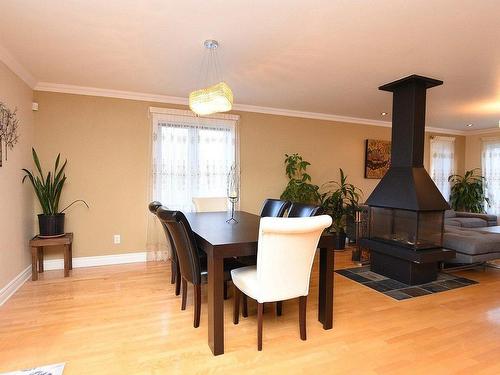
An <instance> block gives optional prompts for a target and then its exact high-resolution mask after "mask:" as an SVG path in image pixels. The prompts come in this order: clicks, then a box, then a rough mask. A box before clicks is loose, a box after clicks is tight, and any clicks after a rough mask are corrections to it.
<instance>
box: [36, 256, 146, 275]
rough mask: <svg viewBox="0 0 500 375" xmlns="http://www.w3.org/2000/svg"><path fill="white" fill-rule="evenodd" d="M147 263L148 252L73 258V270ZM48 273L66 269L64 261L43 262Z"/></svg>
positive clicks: (49, 260)
mask: <svg viewBox="0 0 500 375" xmlns="http://www.w3.org/2000/svg"><path fill="white" fill-rule="evenodd" d="M146 261H147V252H145V251H143V252H138V253H125V254H113V255H98V256H93V257H77V258H73V268H82V267H98V266H109V265H112V264H125V263H142V262H146ZM43 268H44V270H46V271H51V270H62V269H64V259H48V260H44V261H43Z"/></svg>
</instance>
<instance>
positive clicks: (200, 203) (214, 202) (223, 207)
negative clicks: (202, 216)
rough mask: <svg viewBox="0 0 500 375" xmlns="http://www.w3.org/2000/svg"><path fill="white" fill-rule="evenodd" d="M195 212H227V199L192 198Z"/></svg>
mask: <svg viewBox="0 0 500 375" xmlns="http://www.w3.org/2000/svg"><path fill="white" fill-rule="evenodd" d="M193 203H194V207H195V208H196V212H213V211H227V197H194V198H193Z"/></svg>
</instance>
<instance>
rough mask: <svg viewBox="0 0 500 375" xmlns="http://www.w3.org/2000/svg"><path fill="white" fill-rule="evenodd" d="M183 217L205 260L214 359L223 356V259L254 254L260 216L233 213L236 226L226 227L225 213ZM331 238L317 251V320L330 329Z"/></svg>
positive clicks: (331, 312) (255, 252) (331, 309)
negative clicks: (205, 255) (318, 257)
mask: <svg viewBox="0 0 500 375" xmlns="http://www.w3.org/2000/svg"><path fill="white" fill-rule="evenodd" d="M186 217H187V219H188V221H189V224H190V225H191V228H192V230H193V232H194V233H195V236H196V241H197V242H198V246H199V247H200V248H201V249H202V250H203V251H204V252H205V253H206V254H207V260H208V262H207V263H208V345H209V346H210V349H211V350H212V353H213V354H214V355H220V354H224V258H231V257H239V256H248V255H256V254H257V242H258V238H259V222H260V216H258V215H254V214H251V213H248V212H244V211H237V212H235V218H236V220H237V223H235V222H233V223H227V222H226V220H227V219H229V214H228V213H227V212H196V213H194V212H192V213H186ZM333 242H334V238H333V236H331V235H328V234H325V235H323V236H321V239H320V241H319V244H318V248H319V250H320V265H319V288H318V289H319V298H318V320H319V321H320V322H321V323H322V324H323V329H331V328H332V327H333V267H334V250H333Z"/></svg>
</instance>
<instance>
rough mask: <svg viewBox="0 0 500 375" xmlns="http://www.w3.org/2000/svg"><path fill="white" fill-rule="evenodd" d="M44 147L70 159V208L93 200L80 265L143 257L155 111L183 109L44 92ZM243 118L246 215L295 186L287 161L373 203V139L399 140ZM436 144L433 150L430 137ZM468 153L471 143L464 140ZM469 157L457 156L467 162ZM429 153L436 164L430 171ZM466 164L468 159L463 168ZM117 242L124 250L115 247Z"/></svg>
mask: <svg viewBox="0 0 500 375" xmlns="http://www.w3.org/2000/svg"><path fill="white" fill-rule="evenodd" d="M35 100H36V101H37V102H38V103H39V111H38V112H37V113H36V115H35V123H36V147H37V149H38V150H39V152H40V155H41V158H42V160H43V161H44V162H47V161H49V160H50V161H52V160H54V158H55V157H56V155H57V153H58V152H61V154H62V155H63V156H64V157H66V158H68V169H67V176H68V184H67V186H66V189H65V191H64V193H63V197H62V201H63V203H64V202H68V201H71V200H73V199H77V198H83V199H86V200H88V202H89V204H90V206H91V208H90V210H87V209H86V208H84V207H77V208H73V209H70V211H69V212H68V214H67V220H66V224H67V227H68V230H72V231H74V232H75V246H74V252H75V256H90V255H104V254H112V253H125V252H134V251H143V250H144V249H145V243H146V217H147V216H146V215H147V207H146V205H147V203H148V168H149V142H148V141H149V132H150V120H149V118H148V108H149V107H150V106H154V107H169V108H172V107H176V108H180V107H179V106H173V105H160V104H158V103H148V102H140V101H131V100H122V99H111V98H99V97H91V96H80V95H69V94H58V93H48V92H35ZM236 113H238V114H239V115H240V116H241V119H240V140H241V145H240V156H241V184H242V188H241V194H242V201H241V208H242V209H243V210H246V211H250V212H254V213H257V212H258V211H259V210H260V206H261V204H262V201H263V199H265V198H266V197H279V195H280V194H281V192H282V190H283V188H284V187H285V185H286V183H287V180H286V177H285V175H284V168H283V159H284V154H285V153H294V152H298V153H300V154H302V155H303V156H304V158H306V159H307V160H308V161H309V162H311V164H312V165H311V167H310V170H309V172H310V174H311V175H312V177H313V182H314V183H316V184H321V183H323V182H325V181H328V180H331V179H338V169H339V168H340V167H342V168H343V169H344V171H345V172H346V173H347V174H348V176H349V179H350V181H351V182H352V183H354V184H355V185H357V186H359V187H360V188H361V189H362V190H363V191H364V193H365V197H367V196H368V195H369V194H370V192H371V191H372V190H373V188H374V187H375V186H376V184H377V183H378V181H379V180H367V179H365V178H364V176H363V168H364V157H365V156H364V153H365V150H364V148H365V139H367V138H376V139H387V140H389V139H390V136H391V135H390V129H389V128H383V127H376V126H366V125H356V124H347V123H335V122H330V121H321V120H311V119H303V118H293V117H285V116H274V115H267V114H258V113H249V112H236ZM426 138H427V141H426V145H428V138H429V135H427V137H426ZM457 138H458V139H459V140H458V142H457V144H458V145H460V146H459V147H462V145H463V144H464V143H465V140H464V139H462V138H463V137H457ZM461 153H462V149H460V150H459V152H457V154H459V155H458V156H459V159H460V158H462V157H463V154H461ZM428 160H429V157H428V152H427V157H426V165H428ZM459 164H460V165H463V160H462V159H461V160H460V161H459ZM113 234H121V235H122V244H120V245H113V243H112V239H113Z"/></svg>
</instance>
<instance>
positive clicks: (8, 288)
mask: <svg viewBox="0 0 500 375" xmlns="http://www.w3.org/2000/svg"><path fill="white" fill-rule="evenodd" d="M30 277H31V265H29V266H28V267H26V268H25V269H24V270H23V271H21V273H19V274H18V275H17V276H16V277H15V278H14V279H13V280H12V281H11V282H10V283H8V284H7V285H5V286H4V287H3V288H2V289H0V306H2V305H3V304H4V303H5V302H7V300H8V299H9V298H10V297H11V296H12V295H13V294H14V293H15V292H16V291H17V290H18V289H19V288H20V287H21V286H22V285H23V284H24V283H25V282H26V281H27V280H29V278H30Z"/></svg>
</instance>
